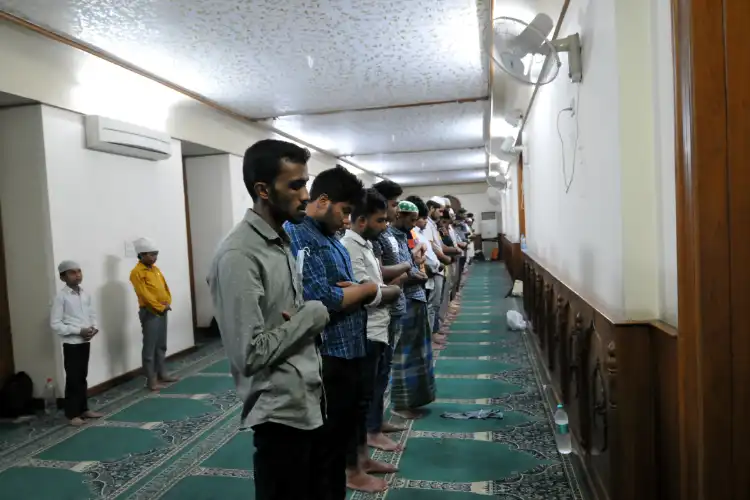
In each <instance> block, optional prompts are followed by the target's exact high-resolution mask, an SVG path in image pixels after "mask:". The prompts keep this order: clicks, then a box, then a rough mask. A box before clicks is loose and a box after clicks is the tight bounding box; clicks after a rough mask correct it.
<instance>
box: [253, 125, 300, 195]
mask: <svg viewBox="0 0 750 500" xmlns="http://www.w3.org/2000/svg"><path fill="white" fill-rule="evenodd" d="M282 160H288V161H290V162H292V163H301V164H303V165H306V164H307V162H308V160H310V151H309V150H307V149H305V148H302V147H299V146H297V145H296V144H292V143H291V142H287V141H279V140H276V139H263V140H262V141H258V142H256V143H255V144H253V145H252V146H250V147H249V148H247V151H245V158H244V159H243V160H242V177H243V179H244V181H245V187H246V188H247V192H248V193H250V197H251V198H252V199H253V201H257V199H258V194H257V193H256V192H255V184H257V183H258V182H265V183H266V184H270V185H272V184H273V183H274V181H275V180H276V177H277V176H278V175H279V170H280V169H281V162H282Z"/></svg>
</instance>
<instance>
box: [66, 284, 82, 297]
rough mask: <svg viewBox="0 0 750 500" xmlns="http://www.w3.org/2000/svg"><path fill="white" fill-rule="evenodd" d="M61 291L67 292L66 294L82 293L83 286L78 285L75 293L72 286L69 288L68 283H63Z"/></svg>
mask: <svg viewBox="0 0 750 500" xmlns="http://www.w3.org/2000/svg"><path fill="white" fill-rule="evenodd" d="M63 291H64V292H65V293H67V294H68V295H82V294H83V287H82V286H79V287H78V293H76V291H75V290H73V289H72V288H70V287H69V286H68V285H65V288H63Z"/></svg>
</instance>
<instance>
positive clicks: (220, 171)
mask: <svg viewBox="0 0 750 500" xmlns="http://www.w3.org/2000/svg"><path fill="white" fill-rule="evenodd" d="M185 173H186V179H187V197H188V206H189V210H190V236H191V242H192V257H193V278H194V282H193V286H194V289H195V310H196V321H197V326H199V327H207V326H209V325H210V324H211V319H212V318H213V316H214V312H213V303H212V302H211V294H210V290H209V288H208V284H207V283H206V277H207V276H208V271H209V268H210V266H211V260H212V259H213V255H214V252H215V251H216V247H217V245H218V244H219V242H220V241H221V240H222V238H223V237H224V236H225V235H226V234H227V233H228V232H229V231H230V230H231V229H232V228H233V227H234V225H235V224H237V223H238V222H239V221H240V220H242V218H243V217H244V215H245V212H246V211H247V209H248V208H250V207H252V199H251V198H250V195H249V194H248V192H247V189H245V184H244V182H243V180H242V158H239V157H237V156H234V155H212V156H202V157H197V158H186V159H185Z"/></svg>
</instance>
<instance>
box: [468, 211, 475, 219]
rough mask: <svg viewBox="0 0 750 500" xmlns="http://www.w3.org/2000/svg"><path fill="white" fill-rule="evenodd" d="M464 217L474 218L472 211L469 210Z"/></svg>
mask: <svg viewBox="0 0 750 500" xmlns="http://www.w3.org/2000/svg"><path fill="white" fill-rule="evenodd" d="M466 217H468V218H469V219H473V218H474V213H473V212H469V213H468V214H466Z"/></svg>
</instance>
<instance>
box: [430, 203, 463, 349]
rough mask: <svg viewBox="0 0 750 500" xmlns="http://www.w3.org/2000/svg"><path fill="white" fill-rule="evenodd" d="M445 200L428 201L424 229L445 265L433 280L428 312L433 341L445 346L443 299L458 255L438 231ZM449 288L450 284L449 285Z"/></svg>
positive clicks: (436, 253)
mask: <svg viewBox="0 0 750 500" xmlns="http://www.w3.org/2000/svg"><path fill="white" fill-rule="evenodd" d="M443 203H444V201H443V198H441V197H439V196H433V197H432V198H430V199H429V200H427V211H428V217H427V224H426V225H425V227H424V230H423V234H424V235H425V236H426V237H427V238H428V239H429V240H430V242H431V244H432V249H433V251H434V252H435V255H437V257H438V259H439V260H440V262H441V264H443V266H444V268H443V270H442V271H440V272H438V273H437V274H436V275H435V276H433V279H434V280H435V288H434V289H433V291H432V292H431V293H429V295H428V302H427V311H428V316H429V319H430V327H431V328H432V340H433V342H435V343H437V344H441V345H444V344H445V342H446V337H445V335H442V334H441V333H439V331H440V324H441V322H442V320H443V319H444V318H443V316H442V314H441V313H444V308H443V307H442V306H443V299H444V298H445V296H446V295H445V290H446V283H448V280H447V277H448V276H447V274H448V272H449V271H448V270H449V268H450V264H451V263H452V262H453V257H455V256H457V255H458V251H456V249H454V248H450V247H448V246H446V245H444V244H443V239H442V236H441V235H440V231H439V229H438V224H439V222H440V212H441V211H442V210H443ZM448 286H450V284H449V283H448Z"/></svg>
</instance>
